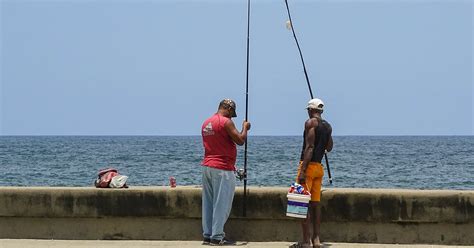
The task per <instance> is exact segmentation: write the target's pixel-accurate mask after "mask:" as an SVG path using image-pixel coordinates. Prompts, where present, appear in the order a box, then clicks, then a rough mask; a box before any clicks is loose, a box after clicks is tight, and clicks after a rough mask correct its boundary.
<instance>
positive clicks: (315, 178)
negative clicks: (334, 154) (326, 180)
mask: <svg viewBox="0 0 474 248" xmlns="http://www.w3.org/2000/svg"><path fill="white" fill-rule="evenodd" d="M302 163H303V161H300V165H299V166H298V173H297V176H296V181H297V182H298V177H299V175H300V171H301V164H302ZM323 176H324V169H323V166H322V165H321V164H320V163H316V162H309V164H308V167H307V168H306V180H305V183H304V184H303V187H304V188H305V189H306V190H307V191H309V192H310V193H311V201H315V202H319V201H321V183H322V181H323Z"/></svg>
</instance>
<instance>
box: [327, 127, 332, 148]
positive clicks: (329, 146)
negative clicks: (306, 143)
mask: <svg viewBox="0 0 474 248" xmlns="http://www.w3.org/2000/svg"><path fill="white" fill-rule="evenodd" d="M332 144H333V143H332V127H331V126H329V141H328V144H327V146H326V151H327V152H330V151H332Z"/></svg>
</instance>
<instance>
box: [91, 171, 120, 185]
mask: <svg viewBox="0 0 474 248" xmlns="http://www.w3.org/2000/svg"><path fill="white" fill-rule="evenodd" d="M117 175H118V171H117V170H116V169H114V168H108V169H103V170H100V171H99V175H98V178H97V179H96V180H95V182H94V185H95V187H96V188H108V187H109V184H110V181H112V178H113V177H114V176H117Z"/></svg>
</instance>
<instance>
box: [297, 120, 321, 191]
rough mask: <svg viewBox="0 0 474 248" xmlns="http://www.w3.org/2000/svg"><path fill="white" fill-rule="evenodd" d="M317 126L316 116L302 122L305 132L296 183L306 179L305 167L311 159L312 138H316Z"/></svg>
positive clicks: (302, 182)
mask: <svg viewBox="0 0 474 248" xmlns="http://www.w3.org/2000/svg"><path fill="white" fill-rule="evenodd" d="M317 127H318V120H317V119H316V118H311V119H309V120H307V121H306V122H305V123H304V131H305V133H306V138H305V143H306V146H305V148H304V156H303V163H302V164H301V172H300V175H299V176H298V183H299V184H304V183H305V180H306V168H308V164H309V162H310V161H311V157H312V156H313V150H314V140H315V139H316V128H317Z"/></svg>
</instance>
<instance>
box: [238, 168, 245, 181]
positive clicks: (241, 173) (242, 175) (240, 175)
mask: <svg viewBox="0 0 474 248" xmlns="http://www.w3.org/2000/svg"><path fill="white" fill-rule="evenodd" d="M246 176H247V175H246V173H245V170H244V169H237V170H236V171H235V177H236V178H237V179H239V180H240V181H242V180H244V178H245V177H246Z"/></svg>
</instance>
